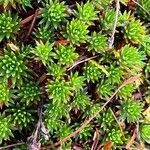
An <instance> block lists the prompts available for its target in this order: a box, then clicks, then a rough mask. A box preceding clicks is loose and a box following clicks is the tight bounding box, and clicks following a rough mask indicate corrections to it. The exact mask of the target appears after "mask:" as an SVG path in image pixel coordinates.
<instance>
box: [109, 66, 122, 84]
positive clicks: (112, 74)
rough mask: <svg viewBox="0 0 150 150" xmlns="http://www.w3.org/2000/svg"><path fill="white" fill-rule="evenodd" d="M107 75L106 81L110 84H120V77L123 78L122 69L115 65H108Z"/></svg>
mask: <svg viewBox="0 0 150 150" xmlns="http://www.w3.org/2000/svg"><path fill="white" fill-rule="evenodd" d="M108 72H109V76H108V79H107V80H108V82H109V83H111V84H112V85H115V84H117V85H118V84H120V82H121V79H122V78H123V75H124V72H123V70H122V69H121V68H120V67H119V66H116V65H110V67H109V68H108Z"/></svg>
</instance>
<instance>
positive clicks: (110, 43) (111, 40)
mask: <svg viewBox="0 0 150 150" xmlns="http://www.w3.org/2000/svg"><path fill="white" fill-rule="evenodd" d="M119 9H120V4H119V0H117V2H116V13H115V20H114V26H113V30H112V35H111V37H110V38H109V49H112V47H113V44H114V36H115V32H116V26H117V22H118V14H119Z"/></svg>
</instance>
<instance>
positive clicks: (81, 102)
mask: <svg viewBox="0 0 150 150" xmlns="http://www.w3.org/2000/svg"><path fill="white" fill-rule="evenodd" d="M71 106H72V107H73V108H77V109H80V110H82V111H84V110H86V108H87V107H88V106H90V98H89V97H88V95H87V93H86V92H84V91H78V92H76V93H75V95H74V97H73V102H72V104H71Z"/></svg>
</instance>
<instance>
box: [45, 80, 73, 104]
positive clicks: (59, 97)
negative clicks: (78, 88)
mask: <svg viewBox="0 0 150 150" xmlns="http://www.w3.org/2000/svg"><path fill="white" fill-rule="evenodd" d="M46 89H47V93H48V95H49V98H50V99H53V103H58V104H60V103H64V104H65V103H67V102H68V100H69V97H70V95H72V93H71V87H70V86H69V84H68V82H65V81H64V80H58V79H55V80H54V81H51V82H50V83H48V85H47V86H46Z"/></svg>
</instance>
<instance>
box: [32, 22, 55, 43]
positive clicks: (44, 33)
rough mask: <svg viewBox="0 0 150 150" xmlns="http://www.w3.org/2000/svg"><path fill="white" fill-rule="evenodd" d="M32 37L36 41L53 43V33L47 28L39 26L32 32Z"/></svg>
mask: <svg viewBox="0 0 150 150" xmlns="http://www.w3.org/2000/svg"><path fill="white" fill-rule="evenodd" d="M34 35H35V37H36V39H37V40H41V41H43V42H47V41H49V42H54V31H53V30H52V29H50V28H49V26H46V25H40V26H39V27H38V28H37V30H36V31H35V32H34Z"/></svg>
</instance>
